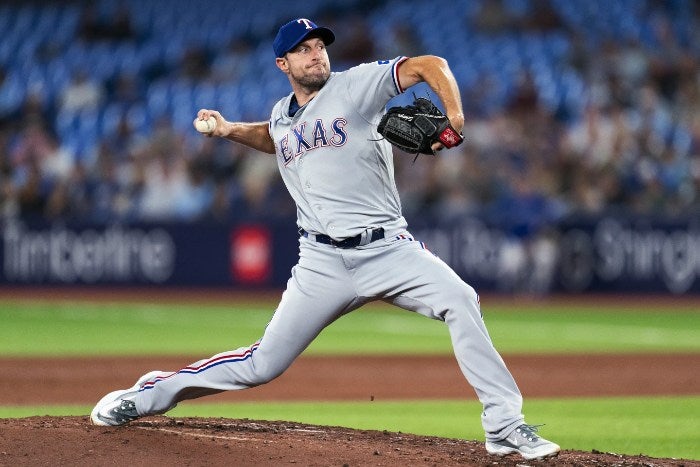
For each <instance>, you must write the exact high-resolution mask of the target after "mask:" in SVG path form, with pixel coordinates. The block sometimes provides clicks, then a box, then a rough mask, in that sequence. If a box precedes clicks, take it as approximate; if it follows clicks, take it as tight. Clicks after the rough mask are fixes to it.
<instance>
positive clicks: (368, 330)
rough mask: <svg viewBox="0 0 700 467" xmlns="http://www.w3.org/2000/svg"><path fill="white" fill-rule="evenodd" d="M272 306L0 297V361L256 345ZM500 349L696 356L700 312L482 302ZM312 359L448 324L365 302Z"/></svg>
mask: <svg viewBox="0 0 700 467" xmlns="http://www.w3.org/2000/svg"><path fill="white" fill-rule="evenodd" d="M274 306H275V304H274V303H265V304H260V305H254V304H253V305H251V304H247V305H242V304H237V303H232V304H231V305H230V306H224V305H208V304H201V305H192V304H147V303H90V302H67V301H65V302H64V301H59V302H47V301H31V300H28V301H0V323H2V326H0V355H5V356H9V355H54V356H58V355H105V354H116V355H138V354H148V355H156V354H159V355H168V354H170V355H172V354H201V355H209V354H212V353H216V352H220V351H223V350H227V349H232V348H237V347H240V346H243V345H247V344H250V343H252V342H253V341H255V340H257V339H258V338H259V337H260V336H261V335H262V332H263V329H264V327H265V325H266V324H267V322H268V321H269V319H270V317H271V315H272V310H273V308H274ZM484 316H485V321H486V324H487V326H488V328H489V332H490V333H491V336H492V338H493V340H494V342H495V344H496V347H497V348H498V349H499V350H500V351H501V352H502V353H523V352H538V353H550V352H565V353H580V352H586V353H591V352H595V353H610V352H700V331H699V330H700V313H698V312H697V311H695V312H693V311H689V310H678V311H674V310H672V309H659V310H653V309H652V310H649V309H647V310H645V311H644V312H641V313H640V312H637V311H635V310H629V309H622V310H620V309H615V308H612V307H609V308H604V307H601V306H562V305H549V306H543V305H542V304H531V305H520V306H518V307H517V308H515V307H505V306H502V305H494V306H491V307H489V306H488V305H484ZM307 352H309V353H316V354H358V353H395V354H401V353H424V354H425V353H434V354H435V353H451V352H452V348H451V343H450V340H449V336H448V332H447V328H446V326H445V325H444V324H443V323H440V322H437V321H433V320H429V319H427V318H424V317H422V316H419V315H416V314H414V313H409V312H406V311H403V310H399V309H397V308H395V307H391V306H388V305H369V306H366V307H364V308H363V309H361V310H359V311H357V312H355V313H351V314H349V315H347V316H345V317H343V318H341V319H340V320H338V321H337V322H336V323H334V324H332V325H331V326H330V327H328V328H327V329H326V330H324V331H323V333H322V334H321V335H320V336H319V338H318V339H316V341H314V343H313V344H312V345H311V347H310V348H309V350H308V351H307Z"/></svg>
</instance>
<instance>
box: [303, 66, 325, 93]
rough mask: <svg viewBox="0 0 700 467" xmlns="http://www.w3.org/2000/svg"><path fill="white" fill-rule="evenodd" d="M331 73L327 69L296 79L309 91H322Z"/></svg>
mask: <svg viewBox="0 0 700 467" xmlns="http://www.w3.org/2000/svg"><path fill="white" fill-rule="evenodd" d="M329 77H330V72H329V71H327V70H326V69H325V68H324V70H323V71H322V72H319V73H309V74H306V75H303V76H298V77H295V80H296V82H297V83H298V84H299V85H300V86H302V87H304V88H305V89H307V90H309V91H312V92H313V91H318V90H320V89H321V88H322V87H323V86H324V85H325V84H326V82H327V81H328V78H329Z"/></svg>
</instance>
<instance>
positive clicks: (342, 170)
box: [270, 59, 406, 239]
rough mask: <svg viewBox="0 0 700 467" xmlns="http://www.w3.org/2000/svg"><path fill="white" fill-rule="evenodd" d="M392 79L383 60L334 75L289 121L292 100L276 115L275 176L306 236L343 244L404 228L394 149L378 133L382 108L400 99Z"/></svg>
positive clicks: (272, 128) (392, 69) (283, 103)
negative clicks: (367, 232)
mask: <svg viewBox="0 0 700 467" xmlns="http://www.w3.org/2000/svg"><path fill="white" fill-rule="evenodd" d="M400 60H401V59H397V60H395V61H394V63H399V62H400ZM395 72H396V66H395V65H394V66H392V64H391V63H390V62H388V61H381V62H374V63H370V64H363V65H360V66H357V67H355V68H351V69H350V70H348V71H346V72H343V73H331V76H330V78H329V79H328V81H327V82H326V84H325V85H324V86H323V88H322V89H321V90H320V91H319V93H318V94H317V95H316V97H314V98H313V99H312V100H311V101H310V102H309V103H308V104H306V105H305V106H303V107H301V108H300V109H299V110H298V111H297V112H296V114H295V115H294V116H293V117H290V116H289V104H290V102H291V100H292V96H293V94H290V95H289V96H287V97H286V98H285V99H282V100H280V101H279V102H278V103H277V105H275V107H274V108H273V110H272V118H271V119H270V136H271V137H272V139H273V141H274V142H275V144H276V145H277V156H278V157H277V162H278V164H279V168H280V173H281V174H282V179H283V180H284V183H285V184H286V186H287V189H288V190H289V193H290V194H291V195H292V197H293V198H294V202H295V203H296V205H297V213H298V223H299V227H301V228H303V229H304V230H306V231H307V232H311V233H323V234H327V235H329V236H331V237H333V238H335V239H342V238H347V237H352V236H355V235H357V234H359V233H360V232H362V231H363V230H364V229H366V228H368V227H379V226H383V227H384V228H385V229H387V230H397V229H403V228H406V221H405V219H404V218H403V216H402V215H401V203H400V202H399V194H398V191H397V189H396V184H395V182H394V162H393V157H392V151H391V145H390V144H389V143H388V142H387V141H385V140H383V139H382V137H381V136H380V135H379V134H378V133H377V131H376V128H377V123H378V121H379V118H380V117H381V115H382V113H383V112H382V111H383V109H384V107H385V105H386V102H387V101H388V100H389V99H390V98H392V97H394V96H396V95H397V94H398V93H399V92H400V89H399V88H398V81H397V79H396V77H395V75H394V73H395Z"/></svg>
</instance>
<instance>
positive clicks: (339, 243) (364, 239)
mask: <svg viewBox="0 0 700 467" xmlns="http://www.w3.org/2000/svg"><path fill="white" fill-rule="evenodd" d="M299 235H300V236H302V237H306V238H308V239H309V240H315V241H317V242H319V243H325V244H326V245H333V246H335V247H338V248H355V247H357V246H363V245H368V244H370V243H372V242H374V241H376V240H380V239H382V238H384V229H383V228H382V227H379V228H378V229H373V230H370V229H366V230H365V231H364V232H362V233H361V234H359V235H355V236H354V237H349V238H346V239H344V240H334V239H332V238H331V237H329V236H328V235H324V234H316V235H314V234H310V233H309V232H307V231H306V230H304V229H302V228H301V227H299Z"/></svg>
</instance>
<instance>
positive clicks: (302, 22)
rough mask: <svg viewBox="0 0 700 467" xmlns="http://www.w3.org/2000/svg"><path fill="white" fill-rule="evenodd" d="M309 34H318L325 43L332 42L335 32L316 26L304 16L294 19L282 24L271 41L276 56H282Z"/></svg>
mask: <svg viewBox="0 0 700 467" xmlns="http://www.w3.org/2000/svg"><path fill="white" fill-rule="evenodd" d="M311 34H315V35H318V37H320V38H321V40H322V41H323V43H324V44H326V45H329V44H332V43H333V41H334V40H335V34H333V31H331V30H330V29H328V28H324V27H320V26H317V25H316V23H314V22H313V21H311V20H308V19H306V18H299V19H294V20H292V21H290V22H289V23H287V24H285V25H284V26H282V27H281V28H280V30H279V31H278V32H277V37H275V42H273V43H272V48H273V49H275V55H276V56H277V57H278V58H281V57H284V54H286V53H287V52H289V51H290V50H292V49H293V48H294V47H296V46H297V45H299V43H300V42H302V41H304V40H305V39H306V38H307V37H309V36H310V35H311Z"/></svg>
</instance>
